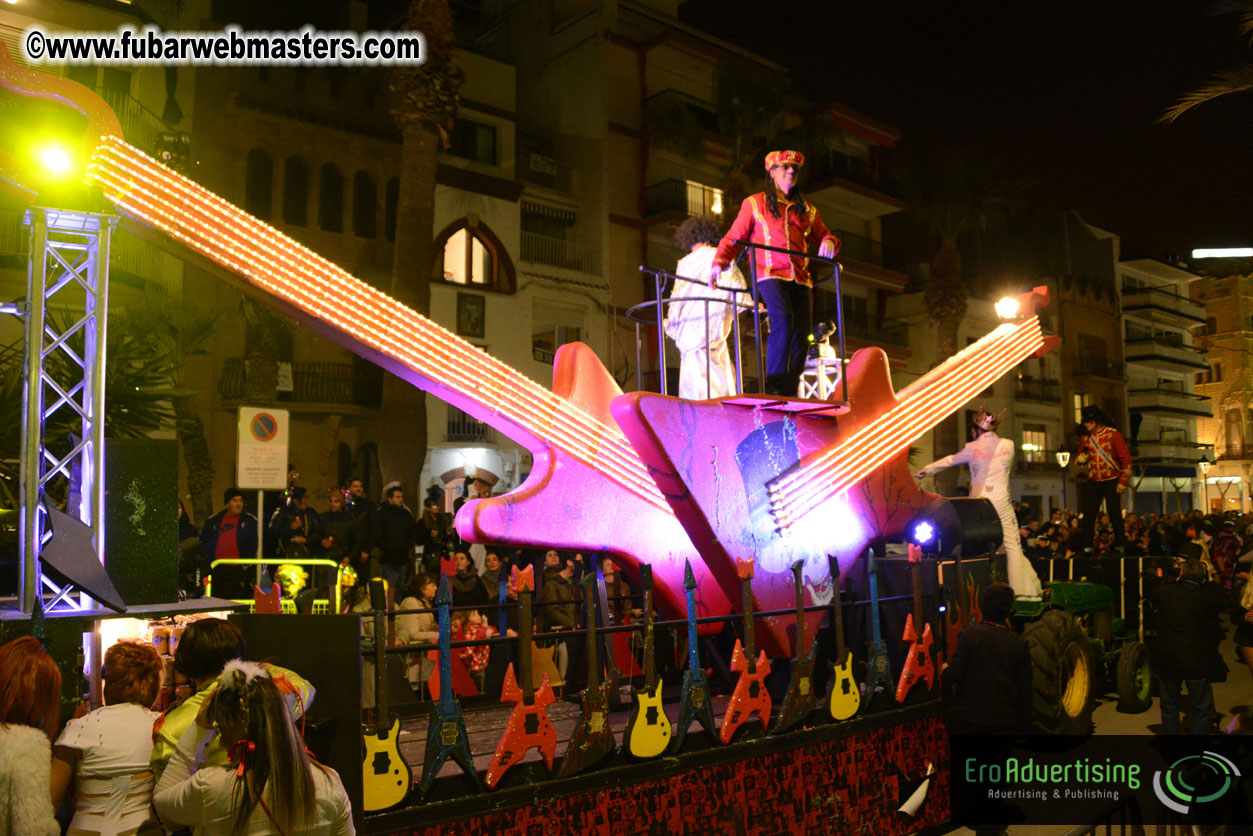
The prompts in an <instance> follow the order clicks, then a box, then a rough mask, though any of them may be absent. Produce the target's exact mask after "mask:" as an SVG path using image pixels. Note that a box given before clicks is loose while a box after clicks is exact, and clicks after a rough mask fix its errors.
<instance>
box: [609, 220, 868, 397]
mask: <svg viewBox="0 0 1253 836" xmlns="http://www.w3.org/2000/svg"><path fill="white" fill-rule="evenodd" d="M735 244H736V245H737V246H739V247H741V248H742V249H741V251H740V255H739V256H738V257H737V258H736V260H735V263H734V264H732V265H731V267H736V266H738V265H739V263H740V262H741V261H742V260H743V259H744V257H745V256H747V257H748V286H747V287H746V288H737V287H730V286H727V285H717V286H715V287H713V288H711V289H712V290H718V291H723V292H726V293H730V294H731V301H727V300H726V299H724V298H718V297H713V296H689V297H684V298H681V299H674V298H673V291H671V296H669V297H665V296H663V295H662V291H663V288H664V286H665V285H666V284H668V283H670V282H671V281H673V282H675V287H678V284H677V283H678V282H680V281H682V282H690V283H692V284H697V285H705V284H707V281H706V279H705V278H696V277H692V276H679V275H677V274H674V273H668V272H666V271H665V270H651V269H649V268H647V267H644V266H641V267H640V268H639V270H640V272H641V273H645V274H647V275H650V276H652V277H653V288H654V296H653V299H652V300H650V301H648V302H641V303H640V304H638V305H634V306H632V307H631V308H629V309H628V310H627V312H626V315H627V317H628V318H629V319H630V320H631V321H632V322H634V323H635V376H636V388H637V389H639V390H642V389H643V388H644V372H643V351H644V337H643V333H642V331H641V327H642V326H644V325H651V326H654V327H656V329H657V357H658V362H659V364H660V366H661V368H662V369H663V370H664V368H665V356H666V333H665V321H666V309H667V307H668V306H669V305H670V303H671V302H684V303H687V302H701V303H703V305H704V311H705V344H706V345H708V344H709V336H710V335H709V306H710V305H735V306H737V307H738V308H740V309H742V310H750V309H751V311H752V315H753V334H752V336H753V340H754V343H755V346H756V350H755V352H754V353H755V354H756V358H757V391H758V393H759V394H764V392H765V385H766V368H765V367H766V361H765V353H764V343H763V342H762V338H761V315H762V309H761V296H760V294H759V293H758V288H757V250H765V251H767V252H772V253H780V254H783V255H786V256H789V257H793V258H801V259H806V260H808V261H810V262H818V263H819V264H823V265H827V266H829V267H830V268H831V275H829V276H825V277H823V278H818V277H817V276H813V277H812V278H813V287H814V288H817V287H819V286H820V285H825V284H826V283H827V282H832V283H833V285H832V288H831V290H832V292H833V295H834V297H835V337H836V340H837V342H838V349H837V353H838V358H837V359H838V363H839V366H838V369H839V378H840V403H844V404H847V403H848V376H847V375H846V374H844V370H845V368H846V366H847V363H848V354H847V348H846V346H845V335H846V329H845V324H844V301H843V296H842V294H841V292H840V272H841V269H842V268H841V265H840V263H839V262H838V261H836V260H835V259H834V258H826V257H824V256H820V255H810V254H808V253H805V252H800V251H797V250H788V249H784V248H782V247H771V246H767V245H766V244H757V243H753V242H751V241H743V240H736V242H735ZM727 269H731V268H730V267H729V268H727ZM724 272H725V271H724ZM741 294H748V295H749V299H750V302H749V303H748V304H745V303H741V302H740V301H739V296H740V295H741ZM731 328H732V337H733V339H732V342H733V343H734V346H735V351H734V355H733V356H734V364H735V391H736V394H743V392H744V363H743V357H742V355H741V351H740V346H741V333H740V317H739V315H738V313H737V315H736V316H735V317H733V318H732V322H731ZM711 365H712V360H711V359H710V357H709V353H708V352H706V357H705V381H706V386H707V387H708V385H709V372H710V367H711ZM658 377H659V378H660V390H661V394H663V395H666V394H669V392H668V391H667V390H668V388H669V386H668V383H667V380H666V375H665V374H664V373H662V374H659V375H658Z"/></svg>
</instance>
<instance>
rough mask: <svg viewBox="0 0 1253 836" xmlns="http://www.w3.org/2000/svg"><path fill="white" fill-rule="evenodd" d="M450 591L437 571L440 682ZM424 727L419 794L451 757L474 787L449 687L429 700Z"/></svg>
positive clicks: (445, 665) (447, 651)
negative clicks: (424, 739)
mask: <svg viewBox="0 0 1253 836" xmlns="http://www.w3.org/2000/svg"><path fill="white" fill-rule="evenodd" d="M451 604H452V595H451V594H450V593H449V591H448V575H446V574H442V573H441V574H440V577H439V592H437V593H436V594H435V605H436V606H437V607H439V674H440V679H441V680H442V681H443V682H452V681H453V679H452V664H451V663H452V647H451V646H450V645H451V644H452V624H451V620H450V618H449V616H448V608H449V606H450V605H451ZM428 718H429V719H428V721H427V731H426V758H425V760H426V763H425V765H424V766H423V767H422V780H421V781H420V782H419V783H418V786H419V787H420V788H421V789H422V794H423V795H426V793H427V792H428V791H429V790H430V789H431V784H432V783H434V781H435V776H436V775H438V774H439V770H440V767H441V766H443V765H444V761H446V760H448V758H450V757H451V758H452V759H453V761H455V762H456V764H457V765H458V766H460V767H461V771H462V772H464V773H465V774H466V775H469V776H470V780H472V781H473V782H474V784H475V786H476V787H477V786H478V785H479V773H478V771H477V770H476V769H475V768H474V756H473V755H472V754H471V753H470V738H469V735H467V734H466V724H465V719H464V718H463V717H462V716H461V703H459V702H458V701H457V698H456V697H455V696H454V695H453V689H452V688H443V689H441V690H440V694H439V698H438V699H436V700H434V701H432V702H431V711H430V714H429V715H428Z"/></svg>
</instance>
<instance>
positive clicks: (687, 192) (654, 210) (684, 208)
mask: <svg viewBox="0 0 1253 836" xmlns="http://www.w3.org/2000/svg"><path fill="white" fill-rule="evenodd" d="M722 211H723V207H722V189H715V188H714V187H712V186H705V185H702V184H700V183H693V182H692V181H690V180H662V181H661V182H659V183H654V184H652V185H651V186H649V187H648V188H647V189H645V190H644V217H652V216H654V215H660V214H663V213H666V212H677V213H679V214H680V215H683V216H685V217H686V216H688V215H716V216H721V215H722Z"/></svg>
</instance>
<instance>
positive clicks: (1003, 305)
mask: <svg viewBox="0 0 1253 836" xmlns="http://www.w3.org/2000/svg"><path fill="white" fill-rule="evenodd" d="M996 315H997V316H999V317H1000V318H1001V319H1007V320H1008V319H1017V318H1018V300H1017V299H1015V298H1014V297H1012V296H1006V297H1004V298H1003V299H1001V301H999V302H997V303H996Z"/></svg>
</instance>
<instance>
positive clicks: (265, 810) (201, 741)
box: [153, 659, 356, 836]
mask: <svg viewBox="0 0 1253 836" xmlns="http://www.w3.org/2000/svg"><path fill="white" fill-rule="evenodd" d="M219 735H220V736H221V744H222V748H224V749H226V750H227V751H228V752H229V753H230V763H231V765H230V766H228V767H214V766H205V765H204V764H205V756H206V751H207V750H208V748H209V745H210V744H211V743H212V742H213V741H214V740H215V739H216V738H218V737H219ZM153 803H154V804H155V805H156V808H157V812H158V813H159V814H160V815H161V817H162V818H163V819H165V820H166V821H169V822H173V823H176V824H183V825H192V826H194V827H195V828H196V833H197V834H203V836H244V835H245V834H249V836H251V834H274V833H277V834H280V836H297V834H301V836H314V834H317V836H352V834H355V832H356V831H355V830H354V829H353V823H352V809H351V807H350V805H349V802H348V795H347V793H345V792H344V785H343V784H342V783H341V782H340V780H339V775H338V774H337V773H336V772H335V770H333V769H329V768H327V767H325V766H322V765H321V764H319V763H317V762H315V761H313V760H312V759H311V758H310V757H309V755H308V754H307V753H306V751H305V747H304V744H303V743H302V742H301V739H300V734H299V733H298V732H297V731H296V727H295V724H294V723H293V722H292V718H291V714H290V713H289V712H288V710H287V704H286V702H285V701H284V699H283V694H282V693H281V692H280V691H279V689H278V688H277V687H276V686H275V684H274V681H273V680H272V679H271V678H270V673H269V671H268V670H266V669H265V668H263V667H262V666H261V665H257V664H255V663H253V662H245V661H243V660H241V659H235V660H232V661H230V662H228V663H227V664H226V667H225V669H223V671H222V675H221V677H219V685H218V688H217V690H216V691H214V692H213V693H212V694H210V695H209V697H208V699H206V700H205V701H204V703H203V704H202V705H201V707H200V712H199V713H198V714H197V715H196V722H195V723H193V724H192V725H191V726H190V727H189V728H188V729H187V731H186V732H185V733H184V734H183V736H182V737H181V738H179V741H178V747H177V748H176V749H175V751H174V755H173V757H171V758H170V763H169V766H167V767H166V769H165V772H164V773H163V774H162V775H161V780H160V781H159V782H158V783H157V789H156V793H155V795H154V796H153Z"/></svg>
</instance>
